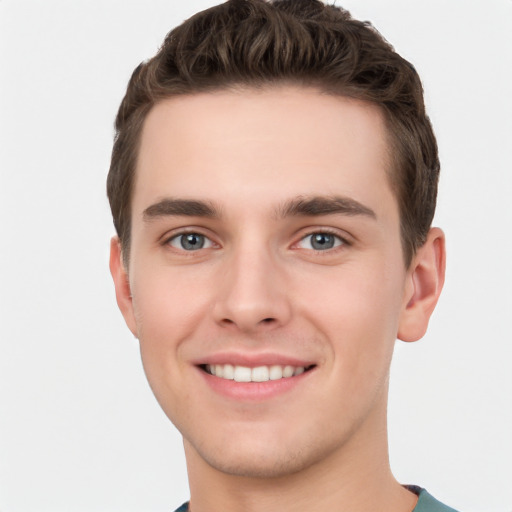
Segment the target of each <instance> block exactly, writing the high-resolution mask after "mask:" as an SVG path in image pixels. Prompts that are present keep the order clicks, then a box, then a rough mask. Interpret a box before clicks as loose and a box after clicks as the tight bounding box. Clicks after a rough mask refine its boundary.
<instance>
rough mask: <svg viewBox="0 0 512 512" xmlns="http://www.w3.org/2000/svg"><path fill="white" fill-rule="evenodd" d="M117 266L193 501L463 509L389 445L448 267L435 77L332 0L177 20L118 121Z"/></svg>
mask: <svg viewBox="0 0 512 512" xmlns="http://www.w3.org/2000/svg"><path fill="white" fill-rule="evenodd" d="M116 130H117V134H116V140H115V144H114V149H113V154H112V163H111V168H110V173H109V177H108V195H109V199H110V203H111V208H112V213H113V217H114V223H115V226H116V230H117V234H118V236H117V237H115V238H114V239H113V240H112V242H111V261H110V267H111V272H112V275H113V278H114V282H115V287H116V296H117V301H118V304H119V307H120V309H121V311H122V313H123V315H124V318H125V320H126V323H127V325H128V327H129V328H130V330H131V331H132V333H133V334H134V335H135V336H136V337H137V338H138V339H139V341H140V348H141V355H142V361H143V365H144V369H145V372H146V375H147V377H148V380H149V383H150V385H151V387H152V389H153V391H154V393H155V396H156V398H157V400H158V401H159V403H160V405H161V406H162V408H163V410H164V411H165V413H166V414H167V415H168V417H169V418H170V420H171V421H172V422H173V423H174V424H175V425H176V427H177V428H178V429H179V430H180V432H181V433H182V435H183V440H184V446H185V454H186V459H187V466H188V473H189V482H190V491H191V499H190V504H185V505H183V507H182V508H180V509H179V510H180V511H181V510H183V511H184V510H187V509H188V510H192V511H193V512H215V511H222V512H225V511H255V512H257V511H269V510H272V511H274V510H283V511H288V510H290V511H291V510H293V511H310V510H350V511H352V512H362V511H369V510H379V511H383V512H387V511H390V512H391V511H394V512H410V511H412V510H414V511H415V512H425V511H447V510H452V509H449V508H448V507H446V506H444V505H442V504H440V503H439V502H438V501H436V500H435V499H434V498H432V497H431V496H430V495H429V494H428V493H427V492H426V491H424V490H422V489H420V488H419V487H414V486H408V487H405V486H402V485H400V484H399V483H398V482H397V481H396V480H395V479H394V477H393V475H392V474H391V471H390V467H389V462H388V449H387V434H386V406H387V391H388V380H389V365H390V361H391V356H392V351H393V346H394V343H395V340H396V338H399V339H401V340H404V341H415V340H417V339H419V338H421V337H422V336H423V334H424V333H425V330H426V328H427V324H428V320H429V317H430V315H431V313H432V311H433V309H434V307H435V305H436V302H437V299H438V297H439V294H440V292H441V288H442V285H443V281H444V268H445V244H444V235H443V233H442V231H440V230H439V229H437V228H431V222H432V217H433V214H434V210H435V201H436V194H437V181H438V173H439V162H438V156H437V146H436V141H435V137H434V134H433V132H432V128H431V125H430V122H429V120H428V118H427V116H426V113H425V109H424V104H423V97H422V89H421V83H420V80H419V78H418V76H417V74H416V72H415V70H414V68H413V67H412V66H411V65H410V64H409V63H408V62H406V61H405V60H404V59H402V58H401V57H400V56H399V55H397V54H396V53H395V52H394V51H393V49H392V48H391V47H390V45H389V44H388V43H386V42H385V41H384V40H383V39H382V37H381V36H380V35H379V34H378V33H377V32H376V31H375V30H374V29H373V28H372V27H371V26H369V25H367V24H364V23H361V22H359V21H356V20H353V19H351V17H350V15H349V14H348V13H347V12H346V11H343V10H342V9H339V8H336V7H332V6H325V5H324V4H322V3H321V2H319V1H316V0H294V1H275V2H273V3H267V2H265V1H263V0H231V1H229V2H226V3H225V4H223V5H220V6H218V7H214V8H212V9H209V10H207V11H204V12H202V13H199V14H197V15H196V16H194V17H192V18H190V19H189V20H188V21H186V22H184V23H183V25H181V26H180V27H178V28H176V29H175V30H173V31H172V32H171V33H170V34H169V35H168V36H167V38H166V40H165V42H164V44H163V46H162V48H161V49H160V51H159V52H158V54H157V55H156V56H155V57H154V58H153V59H151V60H150V61H148V62H145V63H143V64H141V65H140V66H139V67H138V68H137V69H136V70H135V72H134V74H133V76H132V78H131V80H130V83H129V86H128V90H127V93H126V96H125V98H124V99H123V102H122V104H121V107H120V109H119V113H118V116H117V120H116Z"/></svg>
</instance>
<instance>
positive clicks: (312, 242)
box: [297, 232, 346, 251]
mask: <svg viewBox="0 0 512 512" xmlns="http://www.w3.org/2000/svg"><path fill="white" fill-rule="evenodd" d="M343 244H346V242H345V240H343V239H342V238H340V237H339V236H336V235H333V234H332V233H323V232H318V233H311V234H310V235H307V236H305V237H304V238H303V239H302V240H301V241H300V242H299V243H298V244H297V246H298V247H299V248H300V249H313V250H315V251H327V250H328V249H334V248H335V247H339V246H340V245H343Z"/></svg>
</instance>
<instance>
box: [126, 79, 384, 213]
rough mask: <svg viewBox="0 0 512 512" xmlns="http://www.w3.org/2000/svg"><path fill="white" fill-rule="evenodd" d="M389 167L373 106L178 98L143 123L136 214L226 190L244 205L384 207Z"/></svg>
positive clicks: (303, 99) (295, 92) (282, 93)
mask: <svg viewBox="0 0 512 512" xmlns="http://www.w3.org/2000/svg"><path fill="white" fill-rule="evenodd" d="M388 160H389V158H388V146H387V143H386V128H385V123H384V119H383V115H382V113H381V111H380V109H379V108H378V107H376V106H374V105H372V104H369V103H367V102H363V101H359V100H354V99H349V98H345V97H340V96H333V95H328V94H323V93H321V92H319V91H318V90H315V89H306V88H297V87H284V86H283V87H275V88H266V89H263V90H254V89H246V90H236V91H220V92H214V93H203V94H195V95H187V96H178V97H173V98H170V99H166V100H164V101H162V102H160V103H159V104H157V105H156V106H155V107H154V108H153V109H152V110H151V111H150V113H149V114H148V116H147V118H146V121H145V123H144V126H143V130H142V135H141V144H140V150H139V158H138V165H137V173H136V180H135V194H134V204H133V212H134V214H136V213H137V211H139V212H140V211H142V210H143V209H144V208H146V207H147V206H148V205H149V204H150V203H151V201H154V200H156V199H158V198H161V197H165V196H174V197H176V196H177V197H182V198H187V197H193V198H196V197H197V196H203V197H209V196H215V194H216V193H217V192H218V193H220V191H221V190H222V192H225V196H224V197H225V198H228V197H230V198H231V200H235V198H244V200H245V201H246V203H245V204H249V203H251V201H258V204H262V202H264V201H265V200H268V201H269V203H270V202H271V201H272V200H275V201H279V200H283V199H286V197H284V196H286V195H287V194H288V195H290V194H299V195H301V194H308V195H315V194H319V195H325V194H339V193H343V195H349V196H351V197H353V198H354V199H356V200H363V199H365V197H358V196H367V197H366V200H370V199H371V200H372V201H373V202H375V201H376V202H379V198H378V197H373V198H370V197H369V196H372V192H376V193H377V194H376V195H378V194H381V193H382V190H383V189H384V192H386V193H388V192H390V190H389V184H388V180H387V173H386V169H387V167H388ZM230 194H231V195H230ZM373 195H375V194H373ZM388 195H389V194H388ZM212 199H215V197H212ZM220 199H222V198H220ZM247 201H248V203H247Z"/></svg>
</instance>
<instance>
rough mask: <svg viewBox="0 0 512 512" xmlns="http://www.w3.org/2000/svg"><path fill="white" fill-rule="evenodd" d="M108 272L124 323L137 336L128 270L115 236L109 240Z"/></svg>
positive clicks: (118, 241) (119, 243)
mask: <svg viewBox="0 0 512 512" xmlns="http://www.w3.org/2000/svg"><path fill="white" fill-rule="evenodd" d="M109 267H110V273H111V274H112V279H113V280H114V286H115V289H116V300H117V305H118V306H119V309H120V310H121V313H122V314H123V317H124V320H125V322H126V325H127V326H128V328H129V329H130V331H132V334H133V335H134V336H135V337H137V324H136V322H135V315H134V312H133V301H132V293H131V290H130V281H129V279H128V272H127V271H126V269H125V266H124V263H123V255H122V252H121V242H120V240H119V238H118V237H117V236H114V237H112V239H111V240H110V263H109Z"/></svg>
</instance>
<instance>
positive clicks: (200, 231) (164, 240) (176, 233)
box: [159, 226, 220, 252]
mask: <svg viewBox="0 0 512 512" xmlns="http://www.w3.org/2000/svg"><path fill="white" fill-rule="evenodd" d="M190 234H196V235H200V236H203V237H204V238H206V239H207V240H208V241H209V242H210V244H211V245H210V246H209V247H203V249H210V248H212V247H219V245H220V244H219V243H218V242H216V241H215V239H214V238H215V237H214V236H212V235H211V234H210V231H209V230H206V229H204V228H200V227H198V226H186V227H180V228H176V229H172V230H171V231H167V232H166V233H165V234H164V235H162V236H161V237H160V239H159V244H160V245H163V246H169V247H172V248H173V249H177V250H179V251H180V250H182V251H184V252H194V251H185V250H184V249H180V248H178V247H174V246H172V245H171V244H170V242H171V240H173V239H175V238H178V237H180V236H183V235H190Z"/></svg>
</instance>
